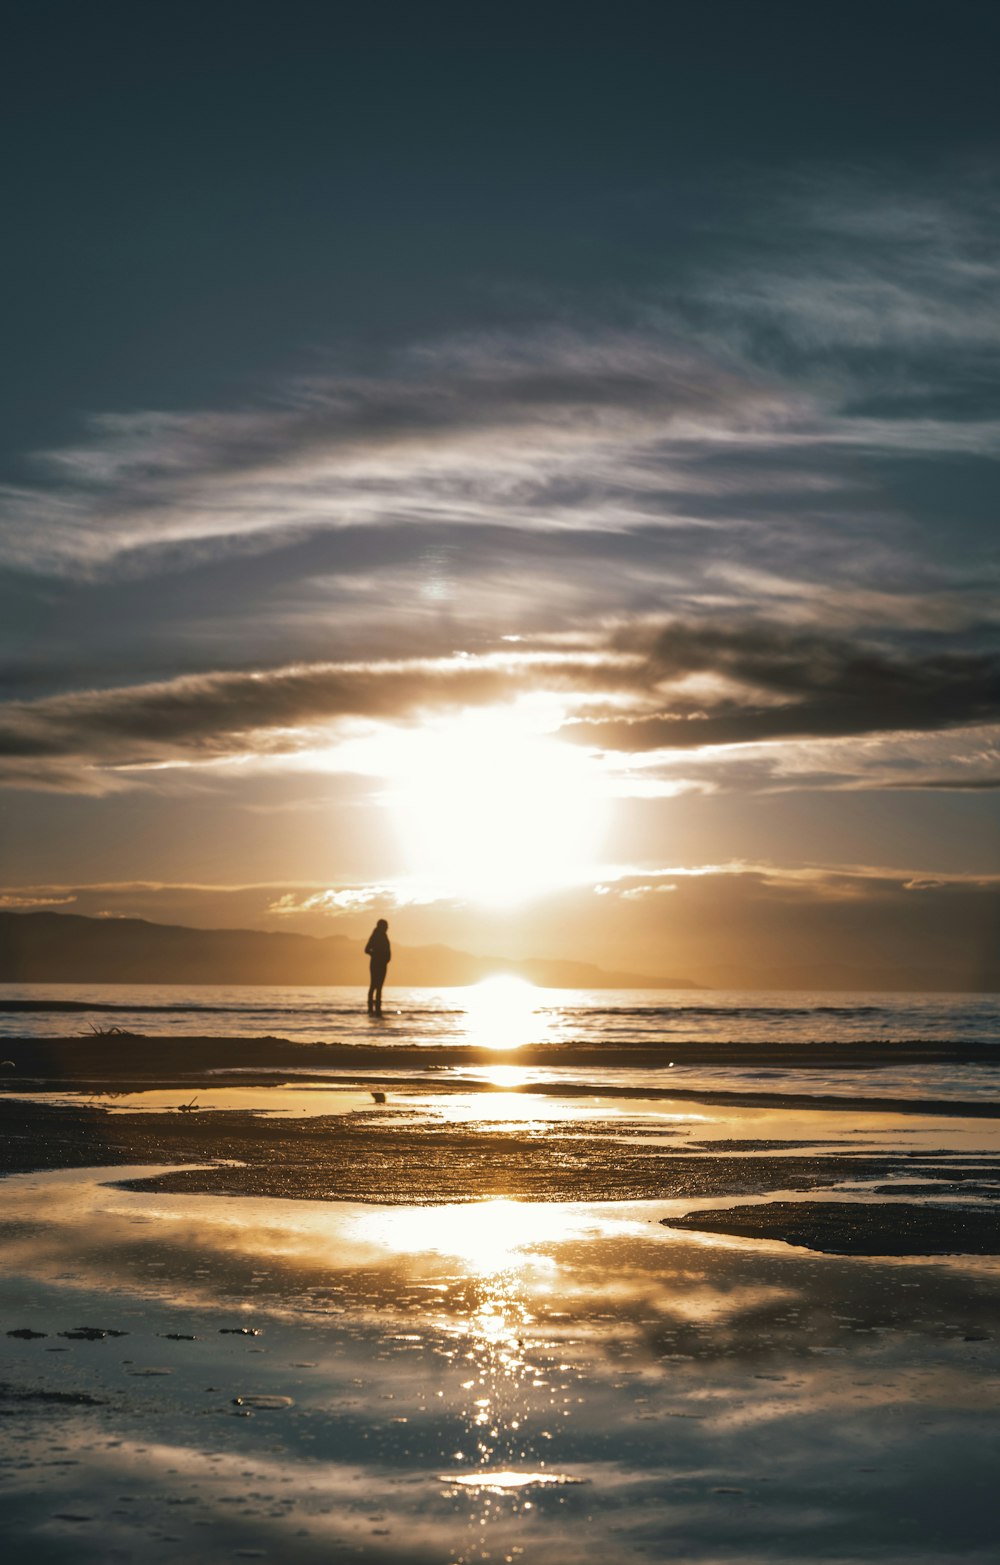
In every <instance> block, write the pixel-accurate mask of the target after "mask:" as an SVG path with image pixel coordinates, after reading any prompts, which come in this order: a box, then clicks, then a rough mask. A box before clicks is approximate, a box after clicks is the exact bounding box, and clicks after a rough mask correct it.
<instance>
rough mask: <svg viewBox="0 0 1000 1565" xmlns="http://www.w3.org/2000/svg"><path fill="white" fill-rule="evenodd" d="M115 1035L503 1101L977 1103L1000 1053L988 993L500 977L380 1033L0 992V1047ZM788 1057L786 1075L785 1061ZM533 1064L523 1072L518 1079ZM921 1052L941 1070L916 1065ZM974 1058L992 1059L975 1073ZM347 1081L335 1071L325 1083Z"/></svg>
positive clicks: (290, 1003)
mask: <svg viewBox="0 0 1000 1565" xmlns="http://www.w3.org/2000/svg"><path fill="white" fill-rule="evenodd" d="M110 1027H117V1028H121V1029H122V1031H124V1032H128V1033H132V1034H138V1035H142V1034H147V1035H150V1036H155V1037H163V1036H166V1035H170V1034H175V1035H177V1036H188V1037H192V1036H206V1037H227V1038H240V1037H245V1038H261V1037H274V1038H283V1039H288V1040H290V1041H292V1042H300V1043H303V1044H305V1043H331V1044H343V1045H349V1046H350V1045H359V1046H360V1045H364V1046H365V1047H366V1049H370V1048H371V1047H372V1046H375V1048H377V1049H378V1050H380V1051H381V1050H384V1054H385V1065H384V1069H385V1072H386V1074H387V1076H389V1077H390V1078H391V1075H392V1073H393V1071H394V1070H395V1069H397V1068H399V1070H400V1072H402V1070H403V1066H402V1059H401V1057H402V1056H403V1055H404V1054H405V1056H406V1064H405V1074H406V1075H407V1076H408V1077H410V1078H412V1077H413V1075H414V1071H415V1068H416V1070H417V1071H418V1072H419V1069H420V1064H419V1057H418V1056H419V1051H420V1050H424V1049H425V1050H427V1051H428V1054H430V1052H431V1051H433V1052H434V1056H435V1058H434V1063H433V1064H430V1063H429V1064H428V1065H427V1067H426V1073H427V1076H428V1079H432V1078H433V1079H435V1080H437V1081H438V1082H440V1081H441V1080H442V1073H444V1076H445V1077H447V1076H449V1075H460V1076H461V1077H462V1078H463V1079H469V1078H473V1079H474V1078H476V1077H477V1076H478V1077H479V1078H483V1077H487V1078H490V1077H491V1076H492V1077H497V1072H498V1070H499V1071H500V1072H502V1073H504V1074H502V1075H501V1076H500V1077H499V1078H498V1079H497V1080H496V1081H495V1084H496V1085H501V1084H503V1085H505V1086H509V1087H517V1086H528V1085H536V1086H545V1085H549V1086H551V1087H552V1088H558V1087H559V1086H560V1085H563V1086H572V1087H573V1088H574V1089H576V1090H579V1089H580V1088H581V1087H592V1088H593V1089H594V1090H595V1091H600V1090H601V1089H602V1087H619V1088H621V1087H627V1088H630V1089H634V1090H643V1089H648V1088H663V1087H671V1088H681V1087H684V1088H689V1087H692V1086H693V1087H698V1086H706V1087H715V1088H720V1087H726V1088H728V1089H730V1090H736V1091H741V1090H742V1091H747V1092H751V1091H760V1090H763V1089H765V1088H766V1089H768V1090H773V1091H782V1092H793V1093H794V1092H802V1093H808V1094H816V1093H823V1094H829V1095H833V1096H837V1097H845V1098H850V1097H854V1096H871V1095H873V1094H877V1095H878V1096H885V1097H900V1098H908V1099H914V1098H917V1099H919V1098H923V1097H927V1098H930V1099H949V1100H956V1101H957V1100H963V1099H968V1100H970V1101H977V1102H981V1101H983V1100H984V1099H988V1098H992V1097H995V1096H996V1095H997V1091H998V1087H1000V1076H998V1070H997V1066H998V1065H1000V1050H998V1053H997V1055H996V1061H995V1062H994V1061H993V1060H992V1059H991V1058H990V1051H992V1050H993V1049H995V1048H998V1046H1000V996H997V995H992V994H989V995H983V994H886V993H845V992H843V991H838V992H807V991H788V992H759V991H747V990H738V991H737V990H733V991H717V990H716V991H702V990H669V991H664V990H620V989H618V990H607V989H603V990H583V989H541V988H534V987H532V986H531V985H528V984H526V983H524V982H523V981H522V980H519V979H514V978H508V977H498V978H495V979H491V980H488V981H486V982H484V983H481V984H478V985H474V986H470V987H465V988H409V989H402V988H401V989H393V990H391V991H387V997H386V1014H385V1016H384V1017H383V1018H382V1019H380V1020H379V1019H373V1018H371V1017H369V1016H368V1015H367V1013H366V1010H365V991H364V989H363V988H362V987H361V986H360V985H359V986H358V987H357V988H345V987H314V986H309V987H281V988H264V987H260V988H258V987H253V986H225V985H192V986H180V985H150V984H137V985H84V984H81V985H70V984H4V985H0V1038H16V1037H33V1038H42V1037H46V1038H47V1037H64V1038H71V1037H74V1036H77V1035H83V1036H86V1035H88V1034H89V1033H90V1031H91V1030H92V1029H107V1028H110ZM789 1045H792V1046H796V1049H795V1053H796V1059H795V1062H794V1063H786V1062H785V1061H783V1060H782V1059H781V1054H782V1051H783V1049H784V1048H785V1047H787V1046H789ZM840 1045H843V1046H845V1049H844V1062H843V1063H840V1062H839V1061H838V1060H837V1052H838V1046H840ZM927 1045H935V1046H939V1047H937V1048H934V1049H932V1050H926V1051H925V1048H924V1046H927ZM139 1046H141V1045H139V1044H137V1047H139ZM847 1046H850V1047H849V1048H848V1047H847ZM470 1047H471V1048H481V1049H483V1050H484V1051H486V1052H484V1054H483V1056H482V1063H481V1064H476V1065H470V1064H469V1062H468V1051H469V1049H470ZM449 1048H454V1049H455V1051H456V1056H457V1054H458V1052H459V1051H461V1054H462V1060H461V1063H458V1062H456V1064H455V1065H454V1066H451V1065H449V1064H448V1063H447V1051H448V1049H449ZM813 1048H814V1050H815V1063H813V1062H811V1061H810V1058H809V1055H810V1050H811V1049H813ZM674 1049H676V1050H677V1051H678V1052H681V1051H682V1050H683V1052H684V1055H685V1058H684V1060H683V1062H680V1061H679V1062H676V1063H675V1062H673V1061H672V1059H671V1054H672V1051H673V1050H674ZM692 1050H693V1051H694V1053H695V1055H696V1058H695V1059H694V1060H692V1057H691V1056H692ZM442 1051H445V1063H444V1064H442V1063H441V1052H442ZM529 1051H530V1056H531V1062H530V1065H528V1064H526V1065H525V1066H524V1067H523V1068H521V1067H519V1066H518V1064H517V1061H518V1058H519V1056H521V1055H523V1054H527V1053H528V1052H529ZM924 1052H928V1053H931V1054H932V1055H933V1056H934V1057H933V1058H932V1059H931V1060H929V1061H928V1060H926V1059H923V1058H921V1055H922V1053H924ZM977 1052H978V1053H979V1054H980V1056H982V1055H985V1058H982V1057H981V1058H979V1059H975V1060H973V1061H970V1059H969V1055H970V1053H971V1054H975V1053H977ZM758 1056H759V1058H758ZM415 1057H416V1065H415ZM346 1072H349V1066H344V1065H342V1064H338V1065H337V1066H334V1067H331V1069H330V1071H329V1074H330V1076H331V1077H332V1078H336V1077H338V1076H343V1075H344V1074H345V1073H346ZM286 1073H287V1072H286ZM309 1074H310V1075H315V1074H316V1069H315V1065H314V1064H311V1065H310V1067H309Z"/></svg>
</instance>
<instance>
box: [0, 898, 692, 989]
mask: <svg viewBox="0 0 1000 1565" xmlns="http://www.w3.org/2000/svg"><path fill="white" fill-rule="evenodd" d="M497 973H513V974H516V975H518V976H519V977H521V978H525V979H527V980H528V981H529V982H531V983H535V984H542V985H544V986H547V987H551V988H554V989H687V988H693V987H696V986H695V985H692V984H691V983H689V981H688V980H687V979H684V978H676V979H663V978H650V977H649V976H648V975H645V974H642V973H617V972H605V971H604V970H603V969H602V968H600V967H594V966H592V965H591V964H590V963H589V962H568V961H562V960H560V959H559V958H551V959H550V958H545V957H538V958H532V959H530V960H526V961H520V962H515V961H506V960H501V959H497V958H493V957H485V956H472V955H470V953H469V952H467V951H455V950H452V948H451V947H450V946H412V947H407V946H395V945H394V947H393V959H392V967H391V968H390V977H391V981H392V982H393V983H394V984H400V985H407V984H472V983H477V982H478V981H479V980H480V979H482V978H489V977H492V976H494V975H495V974H497ZM0 983H32V984H75V983H79V984H357V985H359V986H363V985H364V984H365V983H367V963H366V961H365V958H364V955H363V953H362V949H361V944H360V942H359V941H355V940H348V939H345V937H344V936H343V935H328V936H326V938H325V939H317V938H316V937H315V936H313V935H293V934H285V933H283V932H277V933H274V932H266V931H262V930H255V929H189V928H186V927H185V926H183V925H180V924H152V923H149V922H148V921H147V920H146V919H142V918H84V917H82V916H81V915H80V914H76V913H4V912H0Z"/></svg>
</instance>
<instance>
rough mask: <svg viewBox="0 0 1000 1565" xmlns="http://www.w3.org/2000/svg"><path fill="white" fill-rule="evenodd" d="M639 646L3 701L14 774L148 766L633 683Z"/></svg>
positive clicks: (312, 741) (330, 667) (242, 676)
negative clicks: (74, 765) (631, 650)
mask: <svg viewBox="0 0 1000 1565" xmlns="http://www.w3.org/2000/svg"><path fill="white" fill-rule="evenodd" d="M627 663H628V658H627V657H623V656H621V655H618V656H592V655H587V654H585V653H566V654H559V653H557V652H549V653H537V654H532V653H529V652H524V653H517V654H514V653H511V654H506V655H495V656H492V657H486V658H474V657H471V656H468V655H465V654H460V655H458V656H456V657H453V658H450V659H438V660H430V659H428V660H421V659H415V660H411V661H410V662H401V661H396V662H385V663H376V664H314V665H309V666H296V667H292V668H279V669H270V670H260V671H253V672H240V673H212V674H203V675H196V676H190V677H184V678H180V679H175V680H172V681H169V682H163V683H158V684H151V685H136V686H131V687H123V688H117V689H111V690H89V691H81V692H75V693H72V694H67V695H60V696H51V697H47V698H43V699H41V700H38V701H34V702H27V701H22V702H8V703H7V704H6V705H5V706H2V707H0V764H2V763H6V764H7V765H11V766H12V770H11V771H9V772H8V773H7V776H8V780H11V781H14V782H18V781H20V779H21V778H22V777H23V776H25V775H28V776H29V777H30V778H31V779H32V780H33V781H36V782H40V781H41V780H42V778H43V776H44V771H45V768H46V767H47V766H48V765H49V764H50V763H55V773H54V776H55V777H56V779H57V785H58V784H59V781H60V780H61V778H62V776H63V772H64V765H65V762H66V761H67V760H75V761H77V762H78V763H79V764H80V765H82V766H87V767H92V766H102V767H128V766H134V767H140V766H156V765H158V764H161V765H162V764H167V763H169V762H174V763H177V762H184V761H187V762H196V761H206V760H216V759H220V758H225V757H240V756H248V755H283V754H294V753H295V752H298V751H302V750H304V749H307V748H309V747H310V746H316V745H317V744H319V743H324V742H325V743H326V744H330V743H332V742H333V740H334V737H335V736H334V734H333V733H332V732H330V725H333V724H336V723H338V722H342V721H344V720H352V719H358V720H362V721H366V722H368V723H371V722H377V721H391V720H408V719H412V718H414V717H416V716H417V715H421V714H422V715H426V714H428V713H430V712H447V711H454V710H458V709H460V708H463V707H469V706H478V705H483V704H488V703H495V702H500V701H504V700H510V699H512V698H514V697H516V696H517V695H519V694H523V693H525V692H527V691H532V690H545V689H548V690H552V689H556V690H560V689H561V690H565V691H567V692H577V693H582V694H585V693H587V692H588V691H589V690H591V689H592V688H598V689H601V690H608V689H612V688H614V687H615V686H616V685H620V684H622V683H625V684H627V683H628V679H629V675H628V673H627Z"/></svg>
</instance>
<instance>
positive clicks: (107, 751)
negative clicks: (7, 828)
mask: <svg viewBox="0 0 1000 1565" xmlns="http://www.w3.org/2000/svg"><path fill="white" fill-rule="evenodd" d="M998 639H1000V638H998V635H997V632H996V631H994V630H991V628H990V627H989V626H985V627H984V626H978V627H975V630H974V631H972V630H970V631H969V632H967V633H966V636H965V638H962V637H950V638H949V637H948V636H946V635H945V634H944V633H939V634H938V635H937V636H936V638H934V645H933V648H931V649H927V648H925V647H923V646H922V645H921V644H918V645H916V646H914V645H911V644H910V642H909V641H908V639H907V637H906V636H905V635H903V634H901V633H897V634H896V636H895V638H894V639H890V640H883V641H882V642H878V641H875V640H872V639H861V638H858V639H856V640H849V639H846V638H844V637H841V636H837V635H834V634H828V633H825V632H823V631H818V630H805V629H803V628H801V627H800V626H797V625H791V626H789V625H786V624H782V623H780V622H778V623H776V622H774V621H770V620H763V619H761V620H750V619H744V620H740V621H737V622H735V623H726V622H721V623H720V622H715V623H713V622H711V621H708V620H670V621H667V622H666V623H663V622H662V621H659V622H657V621H656V620H646V621H634V622H630V623H628V624H625V625H621V626H618V627H615V626H609V627H607V629H604V630H601V629H600V628H595V630H594V632H592V634H591V635H590V637H589V638H588V637H585V636H582V635H578V636H577V637H575V638H571V640H570V641H569V643H568V644H566V645H565V646H563V647H560V639H559V638H558V637H554V638H551V640H550V644H548V645H546V644H545V642H544V640H543V641H542V642H540V643H539V645H538V646H537V647H533V646H532V645H531V643H530V642H522V643H519V644H517V645H516V646H511V647H510V649H509V650H505V651H503V652H495V653H488V654H484V655H481V656H472V655H469V654H459V655H455V656H452V657H449V658H437V659H432V658H414V659H409V660H400V659H396V660H385V661H381V662H369V663H314V664H300V665H294V666H292V667H284V668H274V669H260V670H252V671H239V672H215V673H206V674H200V675H192V676H184V677H181V678H178V679H174V680H171V681H162V682H158V683H153V684H144V685H135V686H131V687H121V688H112V689H107V690H86V691H78V692H70V693H67V694H63V695H56V696H49V697H43V698H41V699H39V700H35V701H19V702H17V701H16V702H8V703H7V704H6V705H4V706H0V777H2V778H3V780H5V781H6V782H8V783H10V784H14V785H21V786H25V785H31V784H35V785H42V786H49V787H53V788H61V787H72V786H73V780H74V777H76V778H77V779H78V780H82V782H83V786H85V787H89V788H102V787H106V786H114V785H119V786H120V785H121V784H122V782H123V780H124V773H123V771H122V770H121V769H123V768H144V767H145V768H156V767H162V766H178V765H181V766H183V765H193V764H199V763H206V762H218V761H225V760H232V759H239V758H257V759H261V758H267V759H270V760H271V761H275V760H280V758H281V757H294V756H303V755H305V756H308V754H310V753H312V752H315V751H317V750H319V751H326V752H329V751H331V749H332V750H333V751H335V750H336V746H337V744H338V743H340V742H341V741H343V740H345V739H348V738H350V737H351V736H352V735H353V736H357V735H358V734H359V733H361V732H363V731H370V730H371V728H372V725H380V724H386V723H389V724H393V723H398V722H404V723H409V722H413V721H418V720H420V721H422V720H424V719H426V718H428V717H432V716H434V715H435V714H437V715H444V714H448V713H458V712H460V711H462V710H464V709H467V708H470V707H477V706H478V707H482V706H491V705H496V706H499V705H503V704H507V703H510V702H512V701H516V700H518V699H520V698H523V697H525V696H527V695H533V696H538V695H547V696H549V697H551V698H552V700H553V701H555V703H556V706H555V712H556V721H557V722H561V727H560V729H559V731H560V734H561V736H562V737H564V738H568V739H572V740H574V741H576V742H578V743H584V744H586V745H588V746H589V747H591V748H593V749H599V750H604V751H610V752H617V753H620V754H621V755H623V756H624V757H626V758H627V757H635V758H636V759H637V760H638V761H640V762H641V761H642V758H643V757H644V756H646V755H648V754H650V753H657V752H683V751H692V750H696V751H698V752H699V755H698V757H697V758H696V762H695V764H694V766H693V767H692V766H690V765H689V766H688V767H687V769H686V770H685V769H684V767H683V766H681V767H680V768H678V765H677V764H676V763H675V764H673V765H672V766H671V764H670V763H669V759H668V760H667V761H665V762H664V766H665V767H666V769H664V768H663V766H661V770H660V774H659V777H658V783H659V785H660V786H659V787H658V788H654V789H653V790H652V791H654V792H656V791H659V792H665V791H674V792H676V791H677V789H678V788H679V787H685V786H697V785H698V784H699V783H700V784H701V785H703V786H706V787H712V786H717V785H718V782H719V778H718V774H717V773H716V775H715V777H714V778H713V773H712V765H713V763H714V762H715V761H717V760H718V757H717V756H716V757H713V755H712V751H713V750H717V751H718V752H719V755H721V756H722V758H723V760H724V761H725V760H727V759H729V758H728V757H727V756H726V750H727V749H728V748H729V747H733V746H739V747H741V751H740V753H739V755H738V761H739V766H740V772H739V774H738V777H739V781H740V782H741V783H742V785H744V786H746V785H748V784H751V785H752V784H753V782H754V774H755V773H756V784H757V785H758V786H761V785H763V786H767V787H771V786H775V785H783V786H803V785H804V784H805V782H806V781H808V780H809V777H810V774H811V775H812V777H813V779H814V780H815V781H816V782H818V783H819V785H820V786H837V785H847V786H850V785H856V784H858V783H860V782H863V781H864V780H865V774H866V772H867V774H868V781H869V783H870V782H871V781H872V779H873V778H874V777H875V776H877V777H878V779H879V781H880V782H881V783H882V784H883V785H885V784H886V783H888V784H889V785H890V786H891V785H892V783H893V778H894V776H896V777H898V779H899V782H900V783H901V784H909V785H913V784H914V783H918V782H919V781H920V776H921V773H920V772H919V771H916V770H915V767H914V761H915V757H914V756H913V755H912V753H909V754H908V753H905V752H897V753H895V754H893V753H889V752H886V751H883V752H881V753H879V754H877V755H876V754H874V753H873V752H872V751H871V750H870V743H871V740H870V739H868V740H867V742H868V744H869V751H868V754H867V756H866V755H864V754H863V753H862V752H860V751H858V750H857V749H854V750H853V751H850V750H849V751H847V752H845V753H843V754H841V753H840V752H838V750H837V749H836V748H834V749H832V750H831V749H830V748H829V742H831V741H835V740H836V741H852V740H860V739H862V738H866V739H867V736H873V737H878V736H894V735H906V734H914V733H923V734H928V735H933V734H942V733H946V732H948V731H952V730H958V729H961V730H963V731H966V732H967V733H968V734H969V735H970V736H971V737H970V739H969V741H968V744H967V745H966V750H967V751H968V753H967V754H966V753H964V752H963V755H962V757H960V758H957V759H955V760H954V761H953V763H952V764H949V754H948V751H947V749H944V750H942V749H941V748H940V747H938V748H937V749H936V750H934V751H933V753H932V752H928V753H927V755H926V756H925V757H924V764H923V775H925V776H926V777H927V778H928V785H929V786H940V784H941V782H942V781H943V775H942V767H944V768H945V770H946V771H947V772H950V773H951V774H953V775H954V776H955V777H956V780H957V781H959V782H960V783H961V782H968V783H969V784H970V785H972V786H978V787H982V786H984V780H988V779H989V778H990V777H991V776H993V775H995V773H996V771H997V769H998V766H1000V751H998V748H997V735H996V733H995V732H993V731H992V727H991V725H995V724H996V723H998V722H1000V649H998V647H997V641H998ZM574 643H575V644H574ZM560 713H561V716H559V714H560ZM359 725H361V726H360V727H359ZM824 741H825V742H827V746H828V747H827V748H826V749H825V750H822V749H819V750H818V749H816V748H815V746H816V745H817V744H821V743H822V742H824ZM810 742H812V745H813V748H811V749H810V747H809V746H810ZM95 772H96V775H95ZM735 775H736V774H734V776H735ZM650 781H652V773H650V772H649V770H648V768H647V769H645V770H643V769H640V771H639V772H638V773H637V774H636V776H635V778H634V779H633V783H634V784H635V785H636V786H638V787H639V791H642V787H643V786H644V785H645V784H646V783H648V782H650ZM647 791H648V790H647Z"/></svg>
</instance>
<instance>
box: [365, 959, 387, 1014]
mask: <svg viewBox="0 0 1000 1565" xmlns="http://www.w3.org/2000/svg"><path fill="white" fill-rule="evenodd" d="M371 980H372V981H371V984H370V985H369V988H368V1014H369V1015H370V1016H381V1015H382V985H383V984H384V983H385V968H384V967H382V966H381V965H379V966H376V964H375V963H374V962H373V963H372V966H371Z"/></svg>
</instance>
